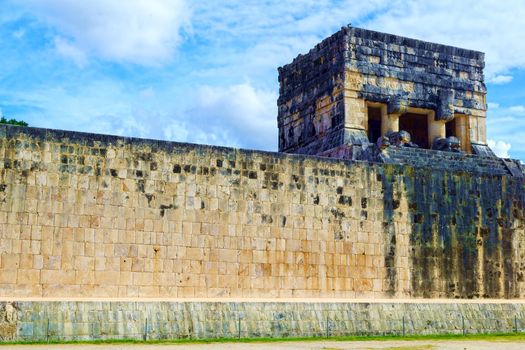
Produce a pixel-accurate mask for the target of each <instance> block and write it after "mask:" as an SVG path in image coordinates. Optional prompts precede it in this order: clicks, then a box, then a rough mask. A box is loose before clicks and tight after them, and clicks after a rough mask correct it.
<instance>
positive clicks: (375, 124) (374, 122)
mask: <svg viewBox="0 0 525 350" xmlns="http://www.w3.org/2000/svg"><path fill="white" fill-rule="evenodd" d="M380 137H381V107H370V106H369V107H368V141H370V142H372V143H375V142H376V141H377V139H378V138H380Z"/></svg>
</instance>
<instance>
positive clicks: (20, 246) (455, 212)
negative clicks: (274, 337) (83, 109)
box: [0, 126, 525, 298]
mask: <svg viewBox="0 0 525 350" xmlns="http://www.w3.org/2000/svg"><path fill="white" fill-rule="evenodd" d="M0 129H2V130H3V134H4V135H5V136H4V137H2V138H0V153H1V154H3V155H4V161H3V162H2V163H0V189H1V191H0V232H1V235H0V247H1V254H0V266H2V268H1V269H0V295H1V296H3V297H23V296H26V297H61V296H63V297H109V298H118V297H139V298H140V297H144V298H149V297H269V298H273V297H275V298H279V297H292V298H301V297H326V298H330V297H345V298H359V297H369V298H385V297H411V296H418V297H444V298H521V297H523V296H524V295H525V285H524V283H525V282H524V281H523V273H524V269H525V267H524V265H523V256H524V254H525V248H524V247H525V244H524V238H525V235H524V230H525V228H524V226H523V218H524V203H525V191H524V188H523V177H516V176H510V173H509V171H508V168H507V167H505V165H504V164H502V163H497V162H498V161H500V160H499V159H492V158H482V157H478V156H475V155H463V154H455V153H450V152H437V151H435V152H434V151H429V150H421V151H425V152H428V153H429V155H428V157H427V156H425V157H419V153H418V154H413V153H410V152H413V151H414V150H413V149H408V148H395V147H391V148H388V149H387V150H386V151H388V152H390V153H389V154H387V155H388V156H389V157H390V158H392V159H393V163H402V162H401V161H400V159H401V160H403V159H404V160H405V162H406V163H407V164H405V165H403V164H377V163H366V162H350V161H343V160H336V159H329V158H319V157H311V156H301V155H287V154H282V153H270V152H256V151H243V150H237V149H231V148H222V147H210V146H199V145H190V144H180V143H172V142H162V141H153V140H142V139H131V138H122V137H114V136H105V135H93V134H82V133H75V132H65V131H56V130H43V129H35V128H21V127H14V126H2V127H0ZM392 150H395V151H396V152H397V153H395V152H393V151H392ZM407 152H408V153H407ZM435 153H444V154H447V155H448V157H449V158H448V163H445V164H442V166H441V167H438V166H436V165H435V164H438V161H436V160H435V159H434V158H432V154H435ZM396 157H398V158H397V159H396ZM456 157H458V158H457V159H456ZM459 158H461V159H459ZM480 159H482V160H483V162H481V161H480ZM408 160H410V161H411V162H412V163H410V162H409V161H408ZM410 164H411V165H410ZM494 164H497V166H496V165H494ZM466 165H467V166H469V167H470V168H468V167H467V168H465V166H466ZM485 167H486V169H485Z"/></svg>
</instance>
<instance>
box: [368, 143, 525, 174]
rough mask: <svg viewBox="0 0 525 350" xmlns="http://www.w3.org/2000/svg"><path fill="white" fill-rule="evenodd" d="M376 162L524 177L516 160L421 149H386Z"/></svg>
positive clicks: (522, 169) (521, 168)
mask: <svg viewBox="0 0 525 350" xmlns="http://www.w3.org/2000/svg"><path fill="white" fill-rule="evenodd" d="M378 161H380V162H382V163H389V164H408V165H411V166H414V167H424V168H430V169H440V170H450V171H467V172H472V173H478V174H489V175H510V176H515V177H524V175H525V172H524V168H523V166H522V165H521V163H520V162H519V161H518V160H514V159H503V158H497V157H482V156H479V155H474V154H463V153H453V152H444V151H436V150H428V149H422V148H407V147H388V148H387V149H385V150H384V151H383V152H380V153H379V154H378Z"/></svg>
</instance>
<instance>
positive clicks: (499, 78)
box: [487, 75, 512, 85]
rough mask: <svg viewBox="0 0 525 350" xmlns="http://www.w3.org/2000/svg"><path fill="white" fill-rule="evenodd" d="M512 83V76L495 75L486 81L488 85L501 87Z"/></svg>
mask: <svg viewBox="0 0 525 350" xmlns="http://www.w3.org/2000/svg"><path fill="white" fill-rule="evenodd" d="M511 81H512V75H496V76H493V77H490V78H488V79H487V82H488V83H491V84H496V85H501V84H507V83H510V82H511Z"/></svg>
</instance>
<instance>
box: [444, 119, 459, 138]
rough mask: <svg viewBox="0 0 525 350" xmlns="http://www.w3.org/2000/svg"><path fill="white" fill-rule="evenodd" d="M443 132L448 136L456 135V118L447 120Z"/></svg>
mask: <svg viewBox="0 0 525 350" xmlns="http://www.w3.org/2000/svg"><path fill="white" fill-rule="evenodd" d="M445 134H446V135H447V136H446V137H449V136H456V137H457V135H456V134H457V133H456V118H454V119H452V120H451V121H449V122H448V123H446V124H445Z"/></svg>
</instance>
